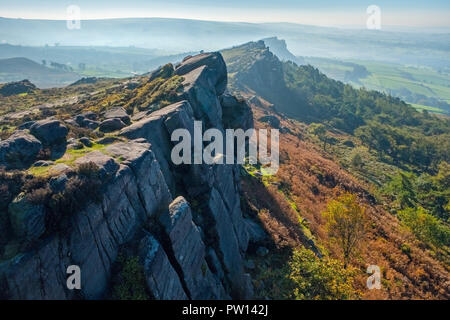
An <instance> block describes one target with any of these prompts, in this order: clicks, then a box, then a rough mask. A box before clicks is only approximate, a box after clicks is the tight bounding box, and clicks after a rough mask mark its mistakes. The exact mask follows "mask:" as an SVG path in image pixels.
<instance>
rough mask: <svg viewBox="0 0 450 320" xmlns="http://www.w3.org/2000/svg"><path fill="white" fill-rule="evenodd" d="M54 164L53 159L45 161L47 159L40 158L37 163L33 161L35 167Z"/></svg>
mask: <svg viewBox="0 0 450 320" xmlns="http://www.w3.org/2000/svg"><path fill="white" fill-rule="evenodd" d="M52 164H53V161H45V160H38V161H36V162H35V163H33V167H48V166H51V165H52Z"/></svg>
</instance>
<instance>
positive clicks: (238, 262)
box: [208, 188, 247, 297]
mask: <svg viewBox="0 0 450 320" xmlns="http://www.w3.org/2000/svg"><path fill="white" fill-rule="evenodd" d="M208 209H209V213H210V215H211V217H210V218H211V219H212V220H213V221H214V230H215V232H216V236H217V241H218V243H217V250H218V251H219V252H220V256H221V257H222V263H223V266H224V269H225V270H224V271H225V273H226V275H227V277H228V279H229V281H230V283H231V286H232V293H233V294H232V295H233V296H234V297H245V296H247V292H246V288H245V287H244V286H242V284H243V283H242V280H243V274H244V273H243V270H244V268H243V259H242V256H241V254H240V250H239V244H238V240H237V237H236V234H235V232H234V228H233V224H232V223H231V219H230V217H229V215H228V213H227V210H226V208H225V205H224V203H223V201H222V199H221V197H220V194H219V192H217V190H216V189H214V188H213V189H212V191H211V195H210V199H209V202H208Z"/></svg>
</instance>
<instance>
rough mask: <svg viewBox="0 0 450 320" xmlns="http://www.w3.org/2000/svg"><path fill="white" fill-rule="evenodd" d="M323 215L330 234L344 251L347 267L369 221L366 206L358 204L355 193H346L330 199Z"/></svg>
mask: <svg viewBox="0 0 450 320" xmlns="http://www.w3.org/2000/svg"><path fill="white" fill-rule="evenodd" d="M323 215H324V217H325V218H326V220H327V230H328V234H329V236H330V238H331V239H332V240H334V241H336V243H337V245H338V247H339V248H340V250H341V251H342V255H343V258H344V267H347V266H348V263H349V261H350V259H351V257H352V256H353V254H354V253H355V251H356V249H357V248H358V246H359V244H360V242H361V240H362V239H363V238H364V232H365V227H366V221H367V218H366V214H365V208H364V207H362V206H360V205H359V204H358V202H357V201H356V196H355V195H353V194H351V193H345V194H343V195H341V196H339V197H338V198H337V199H336V200H332V201H330V202H329V203H328V205H327V210H326V211H325V212H324V213H323Z"/></svg>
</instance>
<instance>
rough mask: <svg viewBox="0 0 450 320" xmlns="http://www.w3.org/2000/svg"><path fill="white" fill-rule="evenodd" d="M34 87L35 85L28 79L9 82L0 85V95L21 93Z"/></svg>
mask: <svg viewBox="0 0 450 320" xmlns="http://www.w3.org/2000/svg"><path fill="white" fill-rule="evenodd" d="M36 89H37V88H36V86H35V85H34V84H32V83H31V82H30V81H29V80H22V81H16V82H9V83H6V84H4V85H2V86H1V87H0V95H2V96H4V97H9V96H12V95H16V94H21V93H31V92H33V91H34V90H36Z"/></svg>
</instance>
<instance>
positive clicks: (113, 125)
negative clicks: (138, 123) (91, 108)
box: [99, 118, 127, 133]
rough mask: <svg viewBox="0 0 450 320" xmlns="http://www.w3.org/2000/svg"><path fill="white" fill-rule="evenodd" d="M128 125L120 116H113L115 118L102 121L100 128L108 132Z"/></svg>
mask: <svg viewBox="0 0 450 320" xmlns="http://www.w3.org/2000/svg"><path fill="white" fill-rule="evenodd" d="M126 126H127V125H126V124H125V123H123V121H122V120H120V119H119V118H113V119H107V120H105V121H103V122H102V123H100V127H99V130H100V131H101V132H106V133H107V132H113V131H117V130H120V129H122V128H124V127H126Z"/></svg>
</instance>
